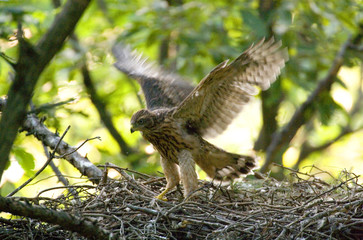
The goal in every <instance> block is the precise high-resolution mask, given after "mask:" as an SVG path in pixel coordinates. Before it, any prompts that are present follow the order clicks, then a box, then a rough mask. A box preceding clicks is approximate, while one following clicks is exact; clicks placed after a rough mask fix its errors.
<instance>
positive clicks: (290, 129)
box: [261, 35, 360, 172]
mask: <svg viewBox="0 0 363 240" xmlns="http://www.w3.org/2000/svg"><path fill="white" fill-rule="evenodd" d="M359 36H360V35H358V36H357V37H356V38H355V39H354V40H352V39H351V38H349V39H348V40H347V41H346V42H345V43H344V44H343V45H342V46H341V48H340V50H339V52H338V53H337V55H336V57H335V59H334V62H333V64H332V66H331V68H330V69H329V72H328V74H327V75H326V77H325V78H323V79H322V80H320V82H319V84H318V86H317V87H316V89H315V90H314V91H313V92H312V94H311V95H310V96H309V97H308V99H307V100H306V101H305V102H304V103H303V104H302V105H301V106H300V108H299V109H297V110H296V112H295V113H294V115H293V116H292V118H291V120H290V121H289V122H288V124H287V125H285V127H284V128H283V129H282V130H281V131H280V132H277V133H276V134H275V136H274V137H273V139H272V142H271V144H270V146H269V147H268V148H267V152H266V161H265V163H264V165H263V166H262V168H261V172H267V171H268V169H269V167H270V165H271V163H272V162H276V163H280V162H281V157H282V154H283V153H284V152H285V151H286V149H287V147H288V145H289V143H290V141H291V140H292V139H293V137H294V136H295V135H296V133H297V131H298V130H299V128H300V127H301V126H302V125H304V124H305V123H306V122H307V121H308V120H309V119H310V117H311V116H312V115H313V113H314V106H313V105H314V103H315V102H316V101H318V99H319V98H320V96H321V94H322V93H324V92H326V91H329V90H330V88H331V85H332V84H333V83H334V80H335V79H336V74H337V73H338V71H339V69H340V67H341V66H342V64H343V57H344V55H345V53H346V50H347V49H348V47H349V46H350V45H351V43H352V41H355V40H356V39H357V38H359Z"/></svg>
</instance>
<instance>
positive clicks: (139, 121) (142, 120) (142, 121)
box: [137, 118, 145, 124]
mask: <svg viewBox="0 0 363 240" xmlns="http://www.w3.org/2000/svg"><path fill="white" fill-rule="evenodd" d="M137 123H138V124H144V123H145V119H143V118H141V119H139V120H138V121H137Z"/></svg>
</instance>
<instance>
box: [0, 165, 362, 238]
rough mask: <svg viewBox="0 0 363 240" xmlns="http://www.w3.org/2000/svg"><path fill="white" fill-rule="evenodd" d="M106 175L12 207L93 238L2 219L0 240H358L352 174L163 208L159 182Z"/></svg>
mask: <svg viewBox="0 0 363 240" xmlns="http://www.w3.org/2000/svg"><path fill="white" fill-rule="evenodd" d="M109 167H110V166H104V169H106V170H105V172H106V171H107V169H108V168H109ZM111 167H112V168H115V169H116V170H117V171H118V172H119V173H120V175H121V178H120V179H119V180H113V179H107V180H106V179H104V181H103V182H102V183H100V184H99V185H98V186H95V185H74V186H71V187H68V191H65V194H64V195H61V196H59V197H58V198H56V199H50V198H44V197H41V195H40V196H37V197H35V198H31V199H30V198H27V199H24V198H13V199H12V200H13V201H18V202H23V203H24V202H26V204H27V205H31V206H33V205H37V206H40V208H41V209H53V210H57V211H56V213H58V212H60V211H61V212H65V213H67V214H68V215H70V216H72V219H73V220H77V221H78V222H77V221H76V223H75V224H76V225H77V224H83V223H89V224H91V225H90V226H91V228H90V229H92V231H93V230H95V231H96V232H95V233H93V232H92V234H94V235H92V234H91V230H90V231H88V234H87V232H86V233H84V231H83V232H82V231H81V230H80V229H73V230H70V229H72V228H69V227H67V224H69V223H67V224H64V223H60V222H54V221H53V223H52V224H50V223H49V221H44V220H39V219H34V218H30V217H22V218H15V217H13V218H11V219H4V218H1V219H0V226H1V227H0V239H72V238H73V239H87V238H95V239H99V238H100V236H106V237H107V238H114V239H363V186H362V185H360V184H359V182H358V177H359V176H356V175H354V174H352V173H349V172H342V173H341V174H340V176H339V178H333V177H332V176H330V178H331V181H330V182H329V183H328V182H326V181H323V180H321V179H319V178H318V176H320V175H321V174H328V173H326V172H323V171H315V173H314V174H312V173H303V172H298V171H294V170H289V171H290V178H289V179H290V180H289V181H284V182H280V181H276V180H274V179H273V178H269V177H267V178H265V179H262V180H261V179H250V178H249V179H246V180H244V181H241V182H235V183H233V184H232V185H229V186H226V187H223V186H219V185H217V186H216V185H215V184H211V183H210V182H205V181H200V189H198V191H197V193H196V195H197V197H194V198H191V199H188V200H186V201H185V200H183V197H182V192H181V190H180V189H176V190H174V191H172V192H171V193H169V194H167V198H168V199H169V201H166V202H165V201H160V200H156V199H155V198H154V197H155V196H156V195H157V194H158V193H160V190H161V189H162V188H163V187H165V184H166V182H165V179H164V178H162V177H154V176H149V175H146V174H142V173H138V172H134V171H129V170H127V169H122V168H118V167H116V166H111ZM313 168H314V167H313ZM313 170H317V169H316V168H314V169H313ZM49 190H51V189H49ZM79 226H80V225H79ZM92 226H93V227H92ZM82 229H85V227H82ZM97 231H99V233H100V235H98V232H97ZM104 239H106V238H104Z"/></svg>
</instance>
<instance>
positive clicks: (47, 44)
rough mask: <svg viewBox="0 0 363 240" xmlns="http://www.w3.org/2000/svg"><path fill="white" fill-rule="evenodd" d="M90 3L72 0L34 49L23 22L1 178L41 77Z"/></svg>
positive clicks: (0, 131)
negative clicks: (26, 37) (27, 39)
mask: <svg viewBox="0 0 363 240" xmlns="http://www.w3.org/2000/svg"><path fill="white" fill-rule="evenodd" d="M89 2H90V0H68V1H67V2H66V3H65V4H64V7H63V9H62V11H61V12H60V13H59V14H58V15H57V16H56V17H55V19H54V21H53V23H52V25H51V26H50V28H49V29H48V31H47V32H46V33H45V34H44V36H43V37H42V38H41V39H40V40H39V42H38V44H37V45H36V46H32V45H31V44H30V43H28V42H27V41H26V40H25V39H23V38H22V36H21V33H22V29H21V25H20V23H19V27H18V41H19V59H18V62H17V63H16V66H15V71H16V74H15V79H14V82H13V84H12V85H11V87H10V90H9V92H8V101H7V105H6V107H5V109H3V113H2V118H1V121H0V179H1V176H2V173H3V170H4V168H5V165H6V163H7V162H8V160H9V153H10V150H11V148H12V146H13V142H14V140H15V137H16V135H17V131H18V129H19V127H20V126H21V124H22V122H23V121H24V118H25V116H26V112H27V107H28V105H29V102H30V99H31V97H32V94H33V91H34V88H35V85H36V83H37V81H38V78H39V76H40V75H41V73H42V72H43V70H44V69H45V67H46V66H47V65H48V63H49V62H50V60H51V59H52V58H53V57H54V55H55V54H56V53H57V52H58V51H59V50H60V49H61V47H62V46H63V43H64V41H65V40H66V38H67V37H68V36H69V35H70V34H71V33H72V32H73V31H74V28H75V26H76V24H77V22H78V21H79V19H80V18H81V16H82V14H83V12H84V11H85V10H86V8H87V7H88V4H89Z"/></svg>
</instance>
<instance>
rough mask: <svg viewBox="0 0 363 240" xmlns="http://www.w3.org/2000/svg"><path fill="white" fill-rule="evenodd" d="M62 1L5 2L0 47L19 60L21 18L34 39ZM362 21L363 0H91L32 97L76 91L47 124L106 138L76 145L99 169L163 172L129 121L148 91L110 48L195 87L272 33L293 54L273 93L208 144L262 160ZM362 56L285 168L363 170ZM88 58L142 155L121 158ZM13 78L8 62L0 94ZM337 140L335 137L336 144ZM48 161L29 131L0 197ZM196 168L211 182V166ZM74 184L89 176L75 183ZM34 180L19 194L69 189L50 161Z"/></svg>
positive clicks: (73, 137) (348, 67)
mask: <svg viewBox="0 0 363 240" xmlns="http://www.w3.org/2000/svg"><path fill="white" fill-rule="evenodd" d="M59 3H63V2H62V1H61V2H58V1H56V0H54V1H51V0H36V1H35V0H32V1H31V0H28V1H25V0H23V1H21V0H18V1H16V0H13V1H11V0H10V1H1V0H0V51H1V52H3V53H4V54H5V55H6V56H8V57H10V58H12V59H17V51H18V42H17V40H16V39H15V32H16V29H17V22H18V21H21V22H22V26H23V28H24V35H25V37H26V38H27V39H28V40H29V41H30V42H32V43H36V42H37V41H38V40H39V39H40V38H41V36H42V35H43V34H44V33H45V32H46V30H47V29H48V28H49V26H50V24H51V23H52V21H53V20H54V17H55V15H56V14H57V13H58V12H59V9H57V8H56V7H55V6H57V4H59ZM362 24H363V1H361V0H341V1H312V0H311V1H309V0H308V1H298V0H292V1H287V0H285V1H282V0H281V1H263V0H260V1H256V0H240V1H234V0H215V1H207V0H205V1H189V0H178V1H172V0H169V1H161V0H151V1H149V0H134V1H119V0H97V1H92V3H91V5H90V7H89V8H88V9H87V11H86V12H85V14H84V16H83V17H82V19H81V21H80V22H79V23H78V26H77V28H76V31H75V34H76V35H77V38H78V42H76V41H74V40H72V39H70V40H69V41H67V43H66V44H65V45H64V47H63V49H62V50H61V51H60V52H59V53H58V54H57V55H56V57H55V58H54V59H53V60H52V61H51V64H50V65H49V66H48V67H47V68H46V70H45V71H44V72H43V74H42V76H41V79H39V81H38V84H37V87H36V91H35V93H34V97H33V103H34V104H35V105H36V106H40V105H42V104H46V103H56V102H60V101H66V100H69V99H71V98H73V99H74V100H73V101H72V102H70V103H68V104H66V105H62V106H61V107H57V108H53V109H50V110H47V111H44V112H42V113H40V114H39V116H40V117H42V116H46V117H47V119H46V121H45V125H46V126H47V127H48V128H49V129H51V130H52V131H56V130H57V131H59V132H60V133H63V131H64V130H65V129H66V128H67V126H68V125H70V126H71V129H70V131H69V132H68V134H67V135H66V137H65V141H66V142H68V143H69V144H70V145H72V146H78V145H80V144H81V143H82V142H83V141H84V140H85V139H87V138H91V137H95V136H100V137H101V139H102V141H98V140H93V141H90V142H88V143H86V144H85V146H83V147H82V148H81V149H80V150H79V152H80V153H81V154H82V155H83V156H85V155H87V157H88V158H89V159H90V161H91V162H93V163H94V164H96V165H97V164H103V163H105V162H112V163H114V164H116V165H118V166H121V167H125V168H131V169H134V170H137V171H141V172H144V173H149V174H152V175H160V173H158V171H162V170H161V167H160V165H159V156H158V154H157V153H155V152H154V151H153V149H152V147H151V146H150V144H149V143H148V142H146V141H144V140H143V139H142V138H141V136H140V134H139V133H135V134H132V135H131V134H130V131H129V127H130V124H129V119H130V117H131V115H132V114H133V113H134V112H135V111H137V110H138V109H140V108H142V107H144V104H143V102H142V101H141V102H140V99H139V97H140V96H141V98H142V97H143V96H142V95H141V94H140V92H139V86H138V85H137V83H136V81H134V80H130V79H128V78H127V77H126V76H125V75H123V74H122V73H120V72H118V71H117V70H116V69H115V68H114V67H113V63H114V62H115V59H114V57H113V56H112V54H111V48H112V46H113V44H114V43H115V42H116V41H123V42H126V43H127V44H130V45H131V47H132V48H134V49H137V50H138V51H139V52H142V53H143V54H144V55H145V56H147V57H149V59H150V60H152V61H155V62H157V63H158V64H160V65H162V66H164V68H166V69H168V70H170V71H174V72H177V73H179V74H180V75H182V76H184V77H186V78H187V79H190V81H191V82H193V83H194V84H197V83H198V82H199V81H200V80H201V79H202V78H203V77H204V76H205V75H206V74H207V73H208V72H209V71H210V70H211V69H212V68H213V67H214V66H215V65H217V64H218V63H220V62H222V61H223V60H225V59H233V58H235V57H237V56H238V55H239V54H240V53H241V52H242V51H243V50H244V49H246V48H247V47H248V46H249V45H250V44H252V43H253V42H257V41H259V40H260V39H261V38H262V37H269V36H271V35H274V36H275V38H276V39H281V40H282V42H283V45H284V46H286V47H288V49H289V55H290V60H289V62H288V63H287V65H286V67H285V68H284V69H283V71H282V74H281V76H280V78H279V79H278V81H277V82H276V83H275V84H274V85H273V87H272V88H271V89H270V90H269V91H268V93H266V94H262V95H263V96H262V97H261V95H259V96H257V97H256V98H255V99H254V100H253V101H252V102H251V104H250V105H249V106H248V107H246V108H245V109H244V110H243V112H242V113H241V115H240V117H238V118H237V119H236V120H235V121H234V123H233V124H232V125H231V126H230V127H229V129H228V130H227V131H226V132H225V133H224V134H223V135H221V136H219V137H217V138H215V139H208V140H209V141H211V142H212V143H214V144H216V145H218V146H220V147H222V148H224V149H226V150H228V151H232V152H236V153H248V152H249V151H250V150H251V149H256V150H257V151H258V154H259V155H260V156H261V159H260V165H262V164H263V162H264V153H265V151H266V149H267V147H268V144H269V139H270V137H271V134H273V133H274V132H275V131H276V130H279V129H280V128H281V127H282V126H284V125H285V124H286V123H287V122H288V121H289V120H290V118H291V116H292V115H293V113H294V112H295V110H296V109H297V108H298V107H299V106H300V105H301V104H302V103H303V102H304V101H305V100H306V99H307V97H308V96H309V94H310V93H311V92H312V91H313V90H314V89H315V88H316V86H317V84H318V81H319V80H320V79H322V78H323V77H325V76H326V74H327V72H328V70H329V68H330V66H331V65H332V63H333V60H334V57H335V56H336V54H337V52H338V51H339V49H340V47H341V45H342V44H344V42H345V41H346V40H347V39H348V38H349V36H352V35H353V36H354V35H355V34H357V32H358V31H359V27H360V25H362ZM362 56H363V51H362V49H359V48H358V49H357V50H356V51H352V50H349V51H348V52H347V54H346V55H345V59H344V66H343V67H342V68H341V69H340V71H339V74H338V76H337V79H336V81H335V83H334V84H333V86H332V89H331V91H330V92H328V93H327V94H326V96H324V97H322V98H321V99H322V100H321V101H319V102H318V103H316V106H315V109H314V111H315V113H314V114H313V115H312V117H311V119H310V120H309V121H308V122H307V123H306V124H304V126H303V127H302V128H301V129H300V130H299V131H298V133H297V135H296V136H295V137H294V138H293V140H292V142H291V143H290V145H289V147H288V149H287V151H285V152H284V153H283V155H282V163H283V164H284V165H285V166H287V167H294V168H297V167H299V168H303V167H304V166H311V165H313V164H314V165H315V166H318V167H319V168H321V169H323V170H326V171H329V172H331V173H332V174H335V175H338V174H339V172H340V171H341V170H342V169H347V170H352V171H353V172H354V173H356V174H362V173H363V150H362V149H363V131H361V129H362V128H363V109H362V104H363V103H362V104H360V103H361V102H363V99H362V91H363V87H362ZM84 61H86V64H87V67H88V69H89V70H90V73H91V77H92V80H93V83H94V85H95V87H96V91H97V94H98V95H99V97H100V99H101V100H102V102H103V103H104V104H105V106H106V108H107V111H109V112H110V114H111V116H112V121H113V123H114V125H115V126H116V128H117V130H118V131H119V133H120V134H121V136H122V137H123V139H124V140H125V142H126V143H127V145H128V146H129V147H131V148H132V149H134V150H135V152H134V153H128V155H126V154H123V153H121V149H120V147H119V145H118V144H117V142H116V141H115V140H114V139H113V137H112V136H111V135H110V133H109V131H108V130H107V129H106V128H105V127H104V125H103V124H102V122H101V119H100V117H99V114H98V111H97V109H96V108H95V107H94V105H93V103H92V102H91V100H90V98H89V94H88V93H87V91H86V89H85V86H84V84H83V80H82V75H81V71H80V67H81V66H82V64H83V63H84ZM13 75H14V70H13V69H12V68H11V66H10V65H9V64H8V63H7V62H6V61H5V60H4V59H3V58H1V59H0V96H5V95H6V94H7V91H8V89H9V86H10V84H11V79H12V76H13ZM138 93H139V97H138V95H137V94H138ZM261 99H262V100H261ZM261 102H264V104H265V108H266V109H268V113H269V114H271V116H272V117H266V119H267V120H265V122H264V121H263V120H262V119H263V115H262V107H261ZM265 114H267V113H265ZM261 129H264V133H261ZM347 129H348V130H350V131H346V130H347ZM340 135H342V136H341V137H338V136H340ZM259 136H261V138H260V139H259ZM335 138H338V139H337V141H332V140H334V139H335ZM261 139H262V140H261ZM330 142H331V143H332V144H329V145H328V144H326V143H330ZM326 145H328V146H326ZM321 146H322V147H321ZM309 147H310V148H309ZM314 147H317V148H318V150H317V151H314V152H311V154H308V155H306V154H305V155H306V156H304V154H302V153H303V152H304V153H306V151H308V150H310V149H311V148H314ZM319 147H321V148H319ZM307 149H308V150H307ZM308 153H310V152H309V151H308ZM45 161H46V156H45V154H44V150H43V147H42V145H41V143H40V142H39V141H37V140H36V139H35V138H34V137H32V136H26V135H25V134H24V133H20V134H19V135H18V137H17V140H16V142H15V145H14V148H13V151H12V156H11V164H10V165H9V166H8V168H7V171H6V172H5V173H4V175H3V178H2V182H1V195H6V194H7V193H8V192H10V191H11V190H13V189H14V188H15V187H17V186H19V185H20V184H21V183H22V182H24V181H25V180H26V179H28V178H29V177H30V176H32V175H33V174H34V173H35V172H36V171H37V170H38V169H39V168H40V167H41V166H42V165H43V164H44V162H45ZM55 163H56V165H57V166H58V167H59V168H60V170H61V171H62V172H63V173H64V174H65V175H66V176H73V177H79V176H80V175H79V172H78V171H77V170H75V169H74V168H73V166H71V165H70V164H69V163H68V162H66V161H64V160H55ZM271 171H272V173H275V174H276V175H277V176H280V177H281V176H282V174H284V171H282V170H281V169H274V168H272V169H271ZM199 175H200V177H201V178H204V177H205V174H204V173H202V172H200V174H199ZM38 180H41V181H40V182H37V181H38ZM70 181H71V182H76V181H84V180H79V179H77V178H75V179H73V178H70ZM34 183H35V184H34ZM34 183H33V185H29V186H27V187H26V188H24V189H23V190H22V191H21V192H20V194H21V195H25V196H34V195H35V194H36V193H37V192H38V191H40V190H42V189H44V188H46V187H49V186H55V185H57V184H60V183H58V181H57V178H56V177H54V173H53V172H52V170H51V169H50V168H49V167H48V168H47V169H46V170H45V171H44V172H43V173H42V174H41V175H40V176H39V177H38V178H37V179H36V180H35V181H34ZM49 194H50V195H51V196H53V195H52V194H55V193H54V192H52V193H49Z"/></svg>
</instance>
